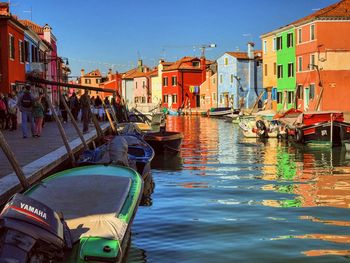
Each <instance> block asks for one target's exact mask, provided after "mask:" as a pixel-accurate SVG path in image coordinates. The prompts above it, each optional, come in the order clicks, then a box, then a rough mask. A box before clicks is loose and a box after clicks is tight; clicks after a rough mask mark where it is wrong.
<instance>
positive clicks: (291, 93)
mask: <svg viewBox="0 0 350 263" xmlns="http://www.w3.org/2000/svg"><path fill="white" fill-rule="evenodd" d="M293 102H294V92H293V91H288V104H291V103H293Z"/></svg>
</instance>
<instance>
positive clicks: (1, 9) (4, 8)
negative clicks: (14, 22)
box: [0, 2, 10, 16]
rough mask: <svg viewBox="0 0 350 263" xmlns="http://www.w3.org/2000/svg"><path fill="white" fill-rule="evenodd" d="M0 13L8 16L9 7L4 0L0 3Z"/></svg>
mask: <svg viewBox="0 0 350 263" xmlns="http://www.w3.org/2000/svg"><path fill="white" fill-rule="evenodd" d="M0 15H2V16H10V7H9V4H8V3H5V2H2V3H0Z"/></svg>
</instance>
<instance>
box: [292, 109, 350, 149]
mask: <svg viewBox="0 0 350 263" xmlns="http://www.w3.org/2000/svg"><path fill="white" fill-rule="evenodd" d="M288 134H289V135H294V138H295V141H296V142H298V143H304V144H326V145H330V146H337V145H341V144H342V143H343V142H345V141H348V140H350V123H348V122H345V121H344V115H343V112H339V111H315V112H304V113H303V114H300V115H299V116H298V119H297V120H296V122H295V127H294V128H292V129H290V130H289V133H288Z"/></svg>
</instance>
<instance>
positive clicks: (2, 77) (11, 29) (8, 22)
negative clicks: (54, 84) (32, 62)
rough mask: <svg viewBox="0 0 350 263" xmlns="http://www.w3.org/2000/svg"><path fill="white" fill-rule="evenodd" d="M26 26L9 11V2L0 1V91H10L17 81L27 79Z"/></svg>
mask: <svg viewBox="0 0 350 263" xmlns="http://www.w3.org/2000/svg"><path fill="white" fill-rule="evenodd" d="M24 30H25V27H24V26H23V25H22V24H21V23H20V22H19V21H18V20H17V19H16V18H15V17H14V16H12V15H11V14H10V12H9V5H8V3H0V43H1V51H0V92H2V93H9V92H11V91H12V90H13V89H15V88H16V85H15V83H16V81H19V82H24V81H25V64H24V45H23V43H24Z"/></svg>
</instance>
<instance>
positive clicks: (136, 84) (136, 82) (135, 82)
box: [135, 81, 138, 89]
mask: <svg viewBox="0 0 350 263" xmlns="http://www.w3.org/2000/svg"><path fill="white" fill-rule="evenodd" d="M137 84H138V82H137V81H135V89H137Z"/></svg>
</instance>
